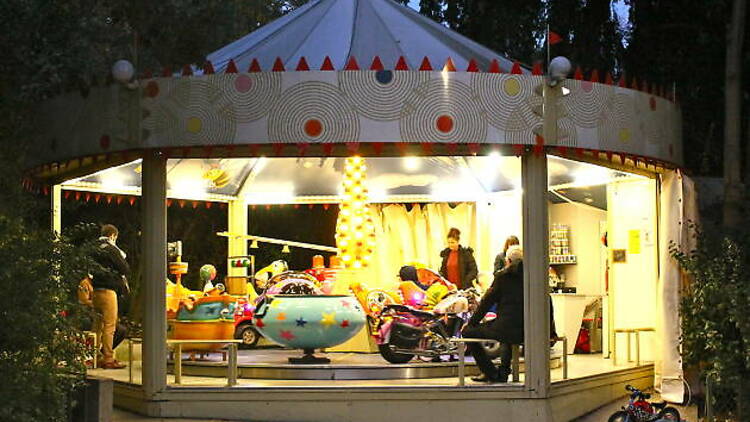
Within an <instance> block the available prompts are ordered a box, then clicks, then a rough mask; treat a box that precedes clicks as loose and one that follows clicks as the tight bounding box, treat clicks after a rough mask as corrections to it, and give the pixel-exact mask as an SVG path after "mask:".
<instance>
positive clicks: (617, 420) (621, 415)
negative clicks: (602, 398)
mask: <svg viewBox="0 0 750 422" xmlns="http://www.w3.org/2000/svg"><path fill="white" fill-rule="evenodd" d="M607 422H631V420H630V416H629V415H628V412H626V411H624V410H618V411H617V412H615V413H613V414H612V416H610V417H609V419H607Z"/></svg>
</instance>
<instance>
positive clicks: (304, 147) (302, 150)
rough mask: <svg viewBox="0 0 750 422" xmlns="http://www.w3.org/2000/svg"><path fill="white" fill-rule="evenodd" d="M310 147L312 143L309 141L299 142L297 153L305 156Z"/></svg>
mask: <svg viewBox="0 0 750 422" xmlns="http://www.w3.org/2000/svg"><path fill="white" fill-rule="evenodd" d="M309 147H310V143H308V142H298V143H297V153H298V154H299V156H300V157H304V156H305V154H306V153H307V149H308V148H309Z"/></svg>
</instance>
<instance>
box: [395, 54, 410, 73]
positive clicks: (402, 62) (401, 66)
mask: <svg viewBox="0 0 750 422" xmlns="http://www.w3.org/2000/svg"><path fill="white" fill-rule="evenodd" d="M395 70H409V66H408V65H407V64H406V59H405V58H404V56H401V57H399V58H398V61H397V62H396V68H395Z"/></svg>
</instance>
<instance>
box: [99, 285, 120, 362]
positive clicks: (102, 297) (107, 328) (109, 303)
mask: <svg viewBox="0 0 750 422" xmlns="http://www.w3.org/2000/svg"><path fill="white" fill-rule="evenodd" d="M94 309H95V310H96V322H95V325H94V331H96V335H97V337H98V338H99V344H101V345H102V360H103V361H104V362H111V361H112V360H114V356H115V353H114V350H112V341H113V338H114V335H115V328H116V327H117V294H116V293H115V292H114V290H94Z"/></svg>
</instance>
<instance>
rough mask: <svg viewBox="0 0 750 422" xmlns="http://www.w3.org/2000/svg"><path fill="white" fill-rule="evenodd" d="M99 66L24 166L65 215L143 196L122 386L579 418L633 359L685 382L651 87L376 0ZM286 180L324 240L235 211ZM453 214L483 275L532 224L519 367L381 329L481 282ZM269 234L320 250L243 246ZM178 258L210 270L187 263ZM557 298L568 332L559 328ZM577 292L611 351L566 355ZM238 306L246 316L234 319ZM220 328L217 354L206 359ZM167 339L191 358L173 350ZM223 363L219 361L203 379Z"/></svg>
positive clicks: (666, 120) (687, 204) (191, 411)
mask: <svg viewBox="0 0 750 422" xmlns="http://www.w3.org/2000/svg"><path fill="white" fill-rule="evenodd" d="M113 76H114V79H115V82H113V83H111V84H109V85H107V86H103V87H98V88H94V89H92V90H91V92H90V93H89V94H88V95H87V96H86V97H82V96H81V95H79V94H78V93H69V94H63V95H60V96H59V97H56V98H53V99H50V100H49V101H48V102H47V103H46V104H44V106H43V107H42V108H41V109H40V110H39V111H38V118H39V127H42V128H45V131H44V135H43V136H42V137H40V138H39V141H38V143H37V145H36V147H37V151H36V154H35V155H34V158H33V159H34V160H35V162H33V163H31V164H30V168H29V171H28V177H27V179H26V180H25V181H24V183H25V185H26V186H27V187H28V188H29V189H30V190H33V191H38V192H42V193H49V194H50V195H51V198H52V208H53V227H54V229H55V230H56V231H60V230H63V228H62V222H61V220H60V209H61V206H62V204H63V203H64V201H65V200H90V199H93V200H95V201H97V202H99V201H104V202H106V203H113V204H121V203H122V204H130V205H135V204H138V205H139V206H140V209H141V219H142V221H141V227H142V250H141V256H143V257H144V258H143V262H141V267H142V268H143V275H142V277H143V281H142V283H143V289H144V291H145V300H144V304H143V309H144V310H145V311H144V312H145V315H144V321H143V322H144V335H143V339H142V357H141V359H140V361H139V367H138V372H139V373H138V376H137V377H136V378H137V381H135V382H134V381H133V379H134V378H133V375H132V371H133V370H134V363H133V362H131V365H130V368H129V369H128V370H126V371H130V373H129V377H125V378H122V379H119V378H117V376H114V378H115V379H116V381H117V382H116V386H115V403H116V404H117V405H119V406H123V407H127V408H130V409H133V410H136V411H138V412H141V413H144V414H149V415H152V416H163V417H175V416H188V417H208V418H225V419H231V418H235V419H248V418H251V419H262V420H279V421H281V420H311V421H312V420H341V421H359V420H363V421H364V420H373V419H385V418H386V417H399V418H412V419H415V420H432V419H435V418H437V417H443V418H444V417H455V418H460V419H467V418H472V419H476V420H490V419H492V417H493V415H497V414H498V413H499V412H503V413H505V414H508V415H514V416H516V417H517V418H518V419H529V417H528V416H529V415H536V416H535V417H534V420H570V419H572V418H575V417H577V416H580V415H582V414H584V413H586V412H588V411H590V410H592V409H594V408H596V407H598V406H600V405H602V404H604V403H606V402H608V401H611V400H614V399H615V398H617V397H619V396H621V395H622V392H621V391H620V390H621V389H622V386H624V385H625V384H627V383H630V384H633V385H636V386H639V387H650V386H655V387H656V388H657V389H659V390H660V391H661V392H662V395H663V396H664V397H670V396H671V397H675V398H677V397H679V400H678V399H675V400H677V401H681V398H682V369H681V363H680V360H679V354H678V351H677V350H678V349H677V345H678V344H679V340H678V339H679V317H678V313H677V312H678V310H677V303H678V301H679V283H680V274H679V269H678V267H677V265H676V263H675V262H673V261H672V260H671V259H670V257H669V247H668V245H669V244H670V242H675V243H676V244H678V245H680V246H687V245H688V242H689V239H690V237H689V236H688V234H687V232H686V230H687V227H686V226H687V224H682V222H683V221H687V220H689V219H695V216H694V209H695V206H694V204H695V196H694V189H693V186H692V183H691V181H690V180H689V179H688V178H687V177H685V176H684V175H683V174H682V173H681V171H680V165H681V164H682V147H681V133H680V130H681V129H680V128H681V115H680V109H679V106H678V104H676V102H675V101H674V98H673V94H671V93H669V92H666V91H665V90H664V89H663V88H661V87H657V86H654V85H649V84H648V83H646V82H643V83H640V84H639V83H637V82H636V81H634V80H633V81H630V82H629V83H628V81H626V80H625V79H624V78H623V79H620V80H617V81H615V80H613V78H612V76H611V75H610V74H608V73H601V74H600V73H598V71H596V70H594V71H593V72H591V73H590V74H589V75H587V76H585V75H584V73H583V72H582V71H581V70H580V69H575V71H573V69H571V66H570V63H569V62H568V61H567V60H566V59H565V58H555V59H554V60H552V61H551V62H550V63H549V64H547V65H546V66H544V65H542V64H536V65H534V66H525V65H522V64H520V63H518V62H515V61H513V60H510V59H508V58H506V57H504V56H502V55H499V54H497V53H495V52H493V51H491V50H489V49H487V48H485V47H483V46H481V45H479V44H477V43H475V42H473V41H471V40H469V39H467V38H465V37H463V36H461V35H459V34H457V33H455V32H453V31H451V30H449V29H448V28H445V27H443V26H441V25H439V24H437V23H435V22H432V21H431V20H429V19H427V18H425V17H423V16H421V15H419V14H418V13H416V12H415V11H413V10H411V9H409V8H408V7H406V6H403V5H400V4H396V3H395V2H393V1H390V0H355V1H351V0H312V1H310V2H308V3H307V4H306V5H304V6H302V7H300V8H298V9H296V10H295V11H293V12H291V13H289V14H287V15H285V16H283V17H281V18H279V19H277V20H276V21H273V22H271V23H269V24H267V25H265V26H263V27H261V28H259V29H257V30H255V31H254V32H252V33H250V34H249V35H247V36H245V37H243V38H241V39H239V40H237V41H235V42H233V43H231V44H229V45H227V46H225V47H224V48H222V49H220V50H218V51H216V52H214V53H211V54H209V55H208V56H207V57H206V62H205V63H202V64H198V65H187V66H185V68H184V69H182V71H181V72H178V73H175V72H172V71H171V70H169V69H165V70H164V72H162V73H161V74H159V75H152V74H143V75H134V71H133V67H132V65H131V64H130V63H129V62H127V61H120V62H118V63H116V64H115V66H114V67H113ZM186 205H188V206H192V207H193V208H194V209H197V208H198V207H211V206H220V207H226V208H227V227H228V229H227V231H225V232H220V233H217V234H216V235H217V236H222V237H225V238H226V240H227V244H228V254H227V261H226V263H225V264H226V265H225V266H226V268H227V270H226V273H225V274H218V275H217V274H216V268H215V267H214V266H218V265H217V264H218V263H191V265H190V266H189V265H188V264H187V263H184V262H182V261H181V258H180V255H181V253H180V251H179V250H178V249H179V248H174V247H168V243H167V240H168V239H167V231H166V228H167V212H166V210H167V207H168V206H183V207H184V206H186ZM281 205H293V206H295V207H298V208H299V209H300V210H304V209H305V208H306V207H308V206H325V207H327V208H328V207H333V209H334V210H335V211H336V213H337V215H336V232H335V233H332V238H333V239H335V244H314V243H312V242H311V243H303V242H296V241H291V240H286V239H277V238H270V237H262V236H260V235H258V234H257V233H250V232H248V216H249V210H251V209H253V208H255V207H258V206H261V207H275V206H281ZM259 224H263V223H262V222H259ZM289 224H290V225H294V224H296V222H295V221H290V222H289ZM451 227H460V228H461V231H462V232H463V233H464V235H463V237H462V242H465V243H466V244H468V245H471V246H472V247H473V250H474V255H475V258H476V260H477V266H478V277H477V278H478V280H477V282H476V286H475V287H476V290H477V291H478V293H477V295H478V296H477V297H481V291H482V290H483V289H486V288H487V287H488V285H489V284H490V283H491V282H492V272H493V269H492V260H493V259H494V257H495V255H496V254H497V252H498V250H499V249H500V248H501V246H502V242H503V240H504V239H505V238H507V237H508V236H510V235H516V236H517V237H518V238H519V239H520V241H521V245H520V246H521V247H522V248H523V254H524V258H523V259H524V268H525V269H524V304H525V325H524V327H525V328H524V333H525V335H524V338H525V342H524V345H523V358H522V359H521V362H522V366H523V374H522V375H523V376H522V377H514V382H511V383H508V384H491V385H463V383H461V385H457V384H456V380H455V375H456V374H457V371H458V370H459V369H458V365H457V363H455V362H453V361H451V359H444V360H443V361H439V359H438V361H432V360H430V359H425V358H431V357H434V356H432V355H429V354H423V353H421V352H419V353H415V354H414V356H408V357H409V358H408V359H406V356H407V355H409V354H408V353H407V351H406V349H405V347H406V346H404V344H407V343H408V342H406V341H404V342H402V343H401V344H399V345H398V347H395V346H389V345H388V342H387V341H386V340H387V336H386V340H384V339H383V335H382V333H383V332H384V330H385V328H384V327H385V326H386V325H387V324H390V321H388V322H387V323H384V322H383V318H382V315H384V314H385V313H386V312H384V310H387V311H389V312H391V313H390V314H389V315H390V318H394V319H398V318H401V316H399V315H401V314H399V315H397V314H398V313H399V312H406V311H405V309H408V310H410V311H409V312H412V314H411V316H412V317H415V316H416V317H418V318H428V316H426V315H427V314H429V315H434V314H435V313H436V312H439V310H440V309H443V311H444V313H443V314H442V316H439V317H436V318H437V319H435V320H436V321H437V320H447V317H446V316H445V315H448V314H450V315H457V314H458V311H456V312H452V311H445V309H447V307H448V306H459V305H461V304H463V303H464V302H466V303H467V306H470V303H471V302H472V300H471V297H470V295H469V294H468V293H462V292H459V289H457V288H456V286H454V285H452V284H451V283H449V282H447V280H445V279H444V278H443V277H442V276H441V275H440V274H438V269H439V268H440V255H439V253H440V251H441V250H442V249H443V248H444V243H443V242H444V240H445V236H446V234H447V233H448V229H449V228H451ZM297 229H298V231H299V233H301V234H303V235H304V233H305V231H306V230H307V229H306V227H304V224H300V225H299V227H298V228H297ZM302 237H303V238H304V236H302ZM170 240H173V239H170ZM258 242H260V243H269V244H277V245H280V246H284V247H285V248H289V247H291V248H292V250H294V249H295V248H299V249H310V250H315V251H319V252H320V253H322V254H326V255H329V256H330V261H329V263H328V264H327V265H326V263H325V262H322V261H321V260H320V258H316V260H314V262H313V263H311V265H310V266H309V267H308V268H293V269H289V268H288V267H286V266H285V265H284V263H272V262H256V261H255V256H254V253H253V248H254V247H255V246H256V245H257V244H258ZM180 247H182V245H180ZM184 247H190V245H184ZM204 264H213V265H214V266H212V265H204ZM201 265H203V267H201ZM403 265H411V266H413V267H415V268H417V269H418V274H419V277H418V278H417V279H416V280H415V281H416V282H415V283H413V284H414V285H413V286H412V285H403V283H401V284H399V283H398V282H396V281H395V280H394V275H395V274H397V273H398V271H399V268H400V267H402V266H403ZM192 266H196V267H199V268H200V274H201V280H202V281H203V282H204V283H205V286H206V287H205V288H204V289H203V290H189V289H187V288H185V287H184V286H183V285H182V284H181V281H180V280H181V277H182V275H184V274H185V273H186V272H187V271H193V269H192ZM223 267H224V266H222V268H223ZM553 270H554V271H553ZM565 276H567V279H568V282H567V283H566V282H565V281H566V277H565ZM165 280H167V281H166V283H165ZM573 280H575V281H573ZM465 287H469V286H465ZM550 292H552V294H550ZM550 297H552V299H550ZM644 297H645V298H646V299H644ZM451 298H453V299H451ZM456 298H458V299H459V300H456ZM447 299H451V301H450V305H446V304H444V302H445V301H446V300H447ZM475 299H476V298H475ZM550 301H551V302H552V303H554V305H555V311H554V312H555V315H554V322H555V325H557V330H558V336H561V337H565V338H567V339H568V340H569V342H568V343H566V345H567V348H563V347H562V344H556V345H555V346H554V347H553V348H550V336H549V333H550V324H551V315H550V308H551V307H550V305H549V303H550ZM644 301H645V302H644ZM456 303H458V305H456ZM643 303H646V306H642V305H643ZM441 304H442V305H441ZM639 306H640V307H641V308H642V311H640V312H638V313H637V314H636V313H635V312H633V311H632V309H634V308H638V307H639ZM451 309H453V308H451ZM466 309H468V308H466ZM591 309H593V311H592V312H593V315H594V317H593V318H592V319H591V320H592V321H593V322H592V323H591V324H592V325H590V326H589V328H590V332H591V334H592V336H594V334H595V333H596V332H597V329H598V330H599V331H600V332H601V334H599V337H600V339H599V343H598V346H593V347H592V348H591V350H590V352H591V353H593V352H596V353H599V354H598V355H597V356H598V357H597V358H596V359H597V360H596V365H600V366H601V365H605V364H606V365H609V366H611V368H610V369H608V370H607V371H602V372H601V373H589V372H586V371H585V370H583V371H582V372H580V374H579V375H578V376H573V377H569V376H568V375H565V376H563V377H560V376H557V375H555V374H556V372H555V371H560V370H561V369H560V367H561V365H563V363H562V362H563V361H565V359H563V357H568V355H570V359H573V356H575V355H574V354H573V353H574V350H573V349H574V348H576V349H577V348H578V345H577V344H575V343H576V342H575V341H574V340H575V339H576V337H577V336H579V329H580V328H581V319H582V317H583V316H585V315H587V314H588V312H589V310H591ZM639 309H640V308H639ZM461 310H465V309H464V308H461ZM597 312H598V313H597ZM584 319H585V318H584ZM242 321H246V322H248V324H252V330H253V331H252V333H251V332H249V331H248V332H245V331H237V328H238V326H240V325H242V324H241V323H242ZM412 321H413V320H412ZM597 324H598V325H597ZM248 326H249V325H248ZM387 326H388V327H390V325H387ZM394 326H395V325H394ZM459 326H460V325H459ZM243 327H245V326H243ZM394 330H395V329H394ZM238 332H239V333H240V334H237V333H238ZM253 333H254V334H253ZM246 334H247V335H250V334H253V335H262V336H263V337H264V339H263V340H262V342H266V343H268V344H276V345H280V346H282V348H261V349H251V350H245V351H240V352H239V360H240V363H239V364H238V363H237V359H238V358H237V353H236V352H235V351H236V344H237V343H241V342H242V341H244V340H243V339H245V337H243V336H244V335H246ZM389 335H391V334H389ZM632 336H635V339H636V342H635V345H633V344H631V337H632ZM649 336H651V337H649ZM406 337H407V335H406V334H404V337H403V338H406ZM639 339H640V340H639ZM251 341H257V338H256V339H254V340H251ZM639 341H640V343H639ZM191 342H193V343H191ZM384 343H385V344H386V351H385V352H384V351H383V349H382V345H383V344H384ZM571 343H572V345H571ZM591 344H593V343H591ZM253 345H255V343H253ZM642 345H643V346H642ZM176 346H179V347H176ZM488 346H489V345H488ZM633 346H635V348H633ZM597 347H598V349H597ZM568 348H570V350H568ZM379 349H380V350H379ZM222 350H225V351H226V350H229V351H230V355H231V356H230V357H229V358H228V359H225V357H224V356H222V357H220V358H218V357H217V358H210V357H209V358H208V359H203V360H201V359H200V355H201V354H207V355H209V356H210V355H211V354H212V353H214V354H215V352H217V351H219V352H221V351H222ZM441 350H442V352H441V353H437V354H438V357H439V356H440V355H443V356H444V357H445V356H450V355H452V354H453V353H452V352H454V350H452V349H451V350H448V349H441ZM182 351H190V352H191V353H192V354H198V355H199V359H195V360H194V361H187V360H186V362H185V363H183V362H182V361H183V358H187V355H185V356H183V353H181V352H182ZM378 351H380V353H378ZM631 352H634V354H635V356H638V357H637V358H636V359H632V356H631ZM641 358H643V359H641ZM402 360H403V361H402ZM618 360H619V362H620V363H619V366H618ZM631 361H633V362H637V364H636V363H632V364H626V365H625V366H623V364H622V362H631ZM643 361H647V362H645V363H644V362H643ZM566 362H567V361H566ZM587 362H588V361H585V360H582V361H580V363H579V364H578V365H579V367H580V368H585V367H588V366H591V365H590V364H588V363H587ZM571 364H572V365H573V366H572V367H571V368H572V369H571V370H574V369H575V362H574V361H571ZM565 365H567V363H566V364H565ZM467 367H468V368H469V370H472V369H471V368H472V364H471V363H467ZM178 368H179V371H181V375H182V374H184V375H185V376H188V377H192V378H191V379H192V380H193V381H194V383H192V384H190V383H187V382H180V378H179V376H178V375H177V373H176V372H177V371H178ZM227 370H229V374H230V375H228V376H229V377H230V382H229V383H226V382H223V383H222V382H219V383H217V382H216V381H215V380H216V379H217V377H218V378H221V377H224V376H225V375H223V374H226V373H227ZM461 370H462V371H463V369H461ZM565 371H566V372H565V373H566V374H567V371H568V369H567V366H566V367H565ZM551 374H552V375H551ZM104 375H105V376H106V375H107V374H106V373H105V374H104ZM238 375H239V381H238V380H237V378H238ZM182 378H185V377H182ZM223 379H224V380H226V378H223ZM232 379H234V382H231V380H232ZM335 380H338V381H336V382H334V381H335ZM384 380H385V381H384ZM290 394H293V395H294V396H293V398H290ZM584 398H585V400H584ZM290 401H294V405H293V406H290V405H289V404H290ZM426 401H429V402H430V405H429V406H425V402H426Z"/></svg>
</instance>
